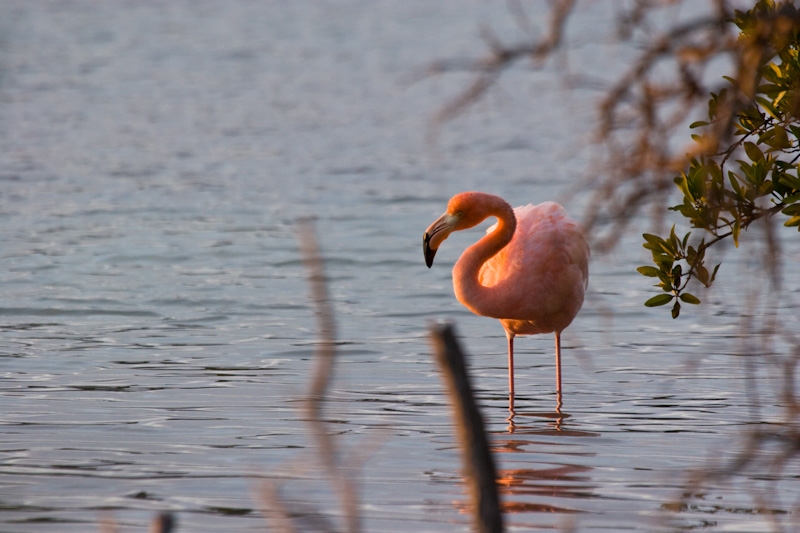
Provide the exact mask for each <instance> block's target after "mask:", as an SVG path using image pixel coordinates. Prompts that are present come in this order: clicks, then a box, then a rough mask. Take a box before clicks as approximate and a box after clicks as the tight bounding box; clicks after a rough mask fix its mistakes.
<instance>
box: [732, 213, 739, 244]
mask: <svg viewBox="0 0 800 533" xmlns="http://www.w3.org/2000/svg"><path fill="white" fill-rule="evenodd" d="M739 230H740V227H739V219H738V218H737V219H736V221H734V223H733V228H731V236H732V237H733V244H734V246H736V247H737V248H738V247H739Z"/></svg>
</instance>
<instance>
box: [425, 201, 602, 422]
mask: <svg viewBox="0 0 800 533" xmlns="http://www.w3.org/2000/svg"><path fill="white" fill-rule="evenodd" d="M489 217H497V219H498V222H497V224H495V225H493V226H492V227H490V228H489V229H488V230H487V232H486V233H487V234H486V235H485V236H484V237H483V238H482V239H480V240H479V241H478V242H477V243H475V244H473V245H472V246H470V247H469V248H467V249H466V250H465V251H464V253H463V254H462V255H461V257H460V258H459V260H458V261H457V262H456V264H455V266H454V267H453V289H454V291H455V295H456V299H457V300H458V301H459V302H461V303H462V304H463V305H464V306H466V307H467V308H468V309H469V310H470V311H472V312H473V313H475V314H477V315H482V316H488V317H492V318H497V319H499V320H500V323H501V324H502V325H503V328H504V329H505V332H506V337H507V339H508V387H509V395H508V410H509V411H511V414H512V416H513V414H514V337H515V336H517V335H533V334H537V333H555V337H556V395H557V396H556V397H557V401H558V409H560V407H561V332H562V331H564V329H565V328H566V327H567V326H569V325H570V323H571V322H572V320H573V319H574V318H575V316H576V315H577V314H578V311H579V310H580V308H581V305H583V295H584V292H585V290H586V287H587V286H588V282H589V245H588V244H587V243H586V239H585V238H584V235H583V230H582V229H581V227H580V225H579V224H578V223H577V222H576V221H574V220H572V219H571V218H569V215H567V212H566V210H565V209H564V208H563V207H561V206H560V205H559V204H557V203H556V202H544V203H541V204H539V205H531V204H528V205H525V206H521V207H517V208H515V209H512V208H511V206H510V205H509V204H508V202H506V201H505V200H503V199H502V198H500V197H499V196H494V195H492V194H486V193H482V192H464V193H461V194H457V195H455V196H453V197H452V198H451V199H450V201H449V202H448V203H447V211H446V212H445V213H444V214H443V215H442V216H441V217H440V218H439V219H438V220H436V222H434V223H433V224H431V225H430V226H429V227H428V229H427V230H426V231H425V235H424V237H423V250H424V252H425V263H426V264H427V265H428V268H430V267H431V265H433V257H434V256H435V255H436V251H437V250H438V249H439V246H440V245H441V244H442V242H443V241H444V240H445V239H446V238H447V237H448V236H449V235H450V233H452V232H454V231H459V230H464V229H469V228H472V227H474V226H476V225H478V224H480V223H481V222H482V221H483V220H485V219H487V218H489Z"/></svg>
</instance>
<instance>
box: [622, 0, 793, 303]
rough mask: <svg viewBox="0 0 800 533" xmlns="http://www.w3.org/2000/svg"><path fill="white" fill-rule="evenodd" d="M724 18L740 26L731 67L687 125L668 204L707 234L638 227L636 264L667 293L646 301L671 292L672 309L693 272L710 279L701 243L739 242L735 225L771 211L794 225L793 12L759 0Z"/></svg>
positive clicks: (664, 298) (664, 299)
mask: <svg viewBox="0 0 800 533" xmlns="http://www.w3.org/2000/svg"><path fill="white" fill-rule="evenodd" d="M732 22H733V23H734V24H736V26H738V28H739V29H740V36H739V39H738V43H739V54H740V62H739V65H740V68H739V72H738V75H737V76H735V77H732V76H731V77H725V79H726V81H727V83H728V85H727V86H726V87H723V88H722V89H721V90H719V91H718V92H716V93H714V92H712V93H711V97H710V100H709V102H708V120H704V121H697V122H694V123H693V124H692V125H691V126H690V128H693V129H697V130H698V131H700V133H698V134H695V135H692V138H693V139H694V141H695V144H696V146H695V149H694V153H693V154H689V155H688V156H687V162H688V168H687V169H686V170H685V171H684V172H681V174H680V176H677V177H675V178H674V180H673V181H674V183H675V185H676V186H677V187H678V188H679V189H680V191H681V193H682V195H683V199H682V202H681V203H680V204H678V205H676V206H673V207H671V208H670V209H671V210H673V211H676V212H678V213H680V214H681V215H682V216H683V217H684V218H685V219H686V220H687V221H688V223H689V225H690V226H691V227H692V228H696V229H700V230H703V231H704V232H705V233H706V234H708V235H710V236H711V238H710V239H709V240H708V241H706V240H705V238H703V240H701V241H700V243H699V244H697V245H695V246H693V245H689V236H690V233H686V234H685V235H684V236H683V237H680V238H679V237H678V236H677V235H676V234H675V227H674V226H673V228H672V230H671V232H670V235H669V236H667V237H660V236H657V235H651V234H644V240H645V242H644V244H643V246H644V247H645V248H646V249H648V250H651V251H652V253H653V264H654V265H655V266H645V267H640V268H639V269H638V270H639V272H640V273H641V274H643V275H645V276H649V277H656V278H658V279H659V280H660V283H659V284H658V285H656V286H657V287H659V288H661V289H662V290H663V291H665V293H666V294H660V295H658V296H655V297H653V298H650V299H649V300H647V302H645V305H646V306H650V307H652V306H659V305H665V304H667V303H670V302H671V301H673V300H675V305H674V306H673V309H672V316H673V318H677V316H678V315H679V313H680V302H681V301H682V302H686V303H699V301H698V300H697V298H696V297H694V296H693V295H691V294H689V293H687V292H685V289H686V287H687V285H688V284H689V282H690V281H691V280H692V279H696V280H697V281H699V282H700V283H701V284H703V285H705V286H706V287H708V286H710V285H711V284H712V283H713V281H714V278H715V275H716V272H717V269H718V268H719V265H716V267H714V268H713V272H712V273H709V271H708V267H707V266H706V263H705V254H706V250H707V249H708V248H709V247H710V246H712V245H714V244H716V243H717V242H720V241H722V240H723V239H727V238H728V237H730V238H731V239H732V240H733V242H734V244H735V246H736V247H737V248H738V246H739V235H740V232H741V231H742V230H746V229H747V227H748V226H750V225H751V224H752V223H753V222H755V221H757V220H760V219H762V218H771V217H772V216H774V215H779V214H780V215H783V216H784V217H786V220H785V221H784V225H785V226H789V227H797V228H798V230H800V166H799V165H798V159H800V13H798V11H797V9H796V8H795V7H794V6H793V5H791V4H790V3H783V4H776V3H775V2H772V1H768V0H761V1H759V2H758V3H757V4H756V5H755V6H754V7H753V9H751V10H749V11H746V12H743V11H737V12H736V13H735V16H734V18H733V20H732ZM730 126H732V128H731V127H730ZM727 131H730V132H731V134H730V135H729V136H725V135H724V133H723V132H727Z"/></svg>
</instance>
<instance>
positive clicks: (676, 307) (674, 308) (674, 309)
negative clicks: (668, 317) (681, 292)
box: [672, 300, 681, 319]
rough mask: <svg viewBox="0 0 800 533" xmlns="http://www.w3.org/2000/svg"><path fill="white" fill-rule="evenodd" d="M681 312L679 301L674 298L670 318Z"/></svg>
mask: <svg viewBox="0 0 800 533" xmlns="http://www.w3.org/2000/svg"><path fill="white" fill-rule="evenodd" d="M680 314H681V303H680V302H679V301H678V300H675V305H673V306H672V318H673V319H675V318H678V316H679V315H680Z"/></svg>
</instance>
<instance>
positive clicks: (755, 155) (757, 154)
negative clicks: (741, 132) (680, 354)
mask: <svg viewBox="0 0 800 533" xmlns="http://www.w3.org/2000/svg"><path fill="white" fill-rule="evenodd" d="M744 151H745V153H747V157H749V158H750V160H751V161H761V160H762V159H764V154H763V153H761V149H760V148H759V147H758V146H756V145H755V144H754V143H751V142H749V141H748V142H746V143H744Z"/></svg>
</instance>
